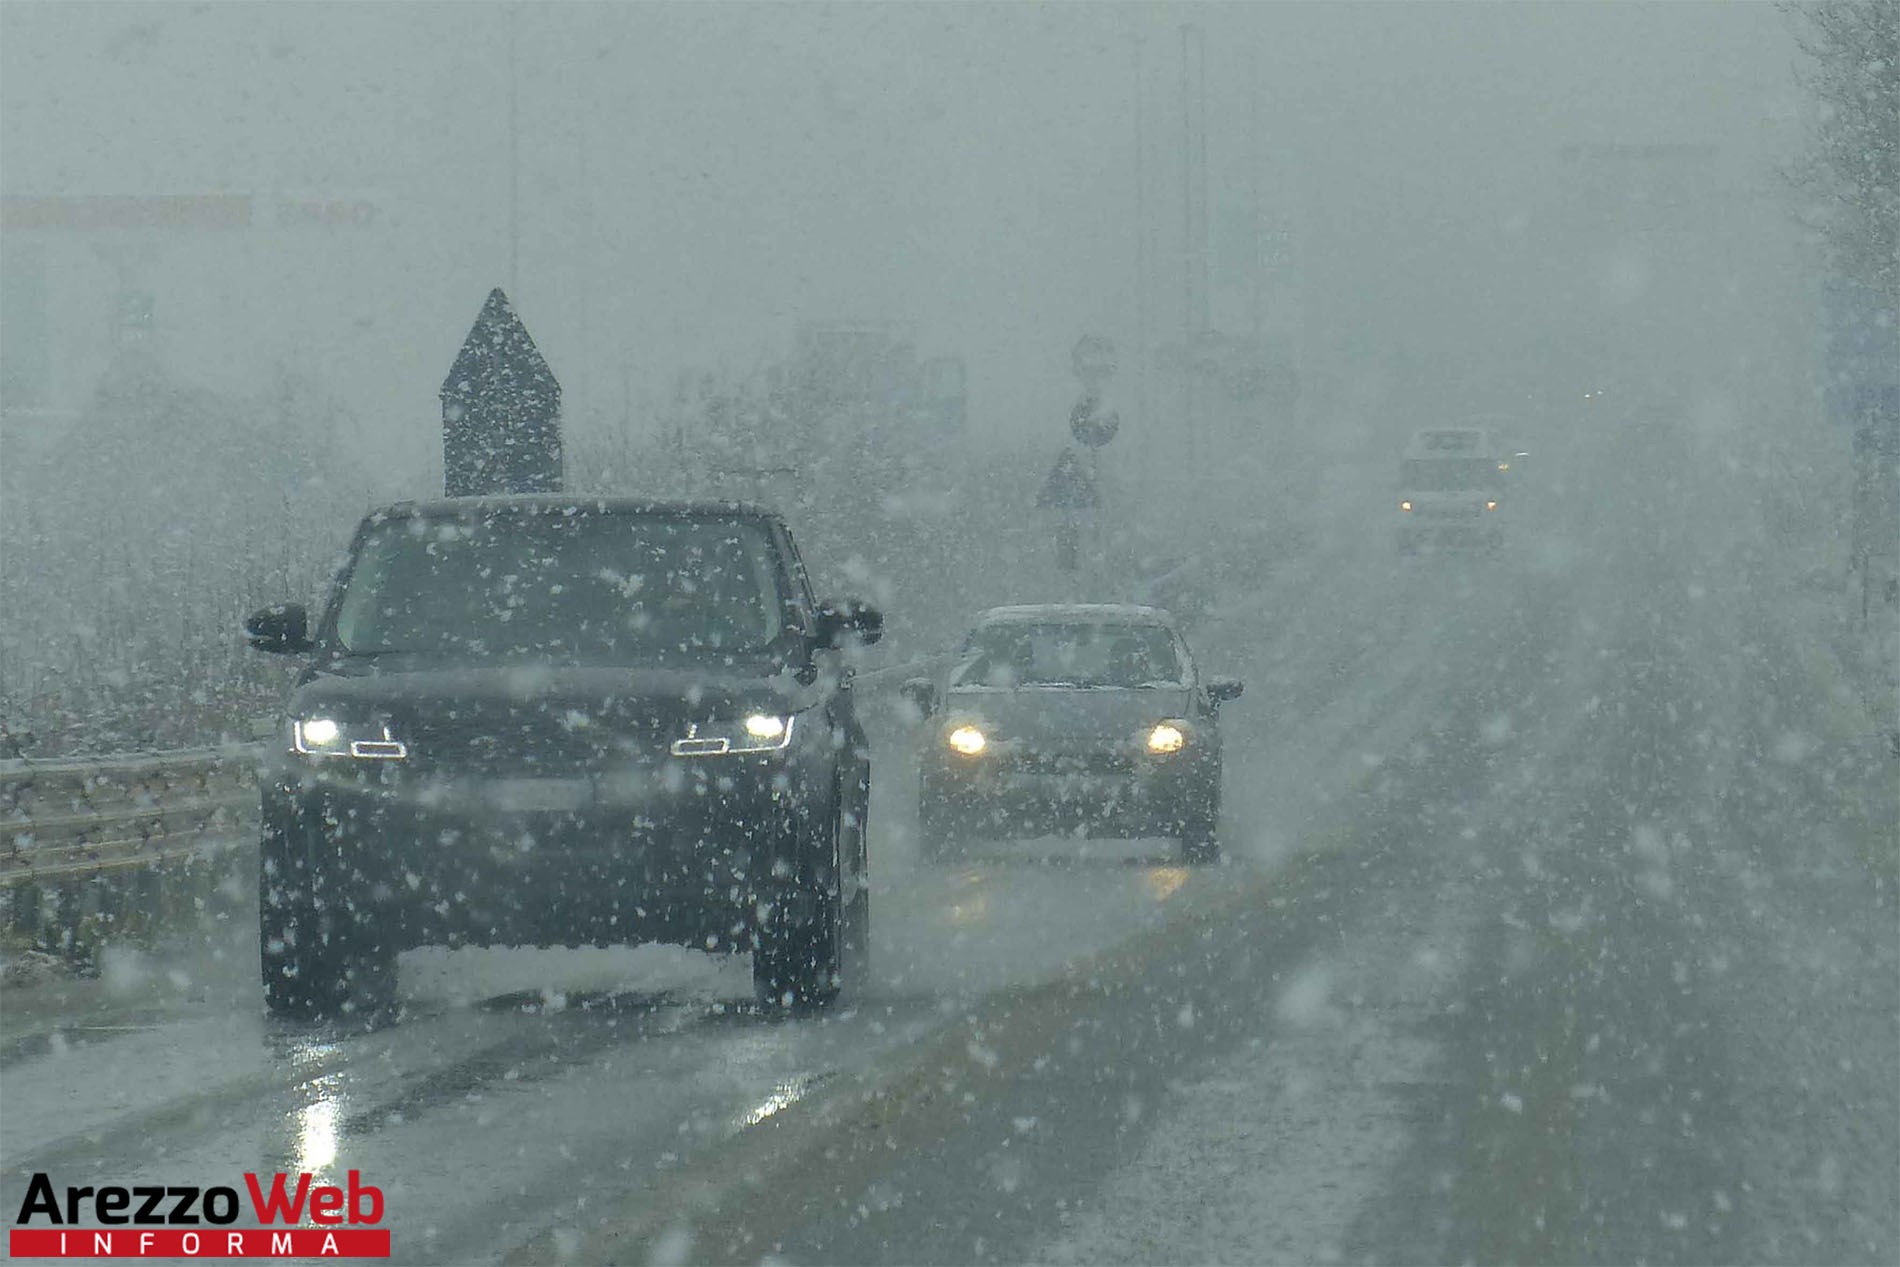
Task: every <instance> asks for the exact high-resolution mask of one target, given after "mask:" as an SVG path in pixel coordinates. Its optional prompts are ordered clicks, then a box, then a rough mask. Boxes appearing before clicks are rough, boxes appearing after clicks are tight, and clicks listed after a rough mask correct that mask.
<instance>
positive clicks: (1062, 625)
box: [950, 621, 1183, 690]
mask: <svg viewBox="0 0 1900 1267" xmlns="http://www.w3.org/2000/svg"><path fill="white" fill-rule="evenodd" d="M1182 678H1183V670H1182V663H1181V657H1180V655H1179V654H1178V653H1177V650H1176V646H1175V638H1174V635H1173V634H1172V633H1171V632H1169V630H1168V629H1167V628H1165V627H1164V626H1161V625H1126V624H1124V625H1116V624H1107V623H1101V622H1083V621H1076V622H1049V623H1035V622H1030V621H1004V622H999V623H997V624H993V625H984V626H982V627H981V628H979V629H977V630H976V631H975V632H974V633H972V634H971V635H970V638H969V640H968V641H967V642H966V643H965V644H964V647H963V651H962V653H961V654H960V655H959V656H958V659H957V664H956V667H955V668H954V669H953V670H951V674H950V684H951V685H952V686H959V687H986V688H992V689H997V690H1016V689H1020V688H1023V687H1062V686H1070V687H1165V686H1180V685H1182V684H1183V682H1182Z"/></svg>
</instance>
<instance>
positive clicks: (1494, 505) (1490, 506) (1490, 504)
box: [1484, 502, 1498, 510]
mask: <svg viewBox="0 0 1900 1267" xmlns="http://www.w3.org/2000/svg"><path fill="white" fill-rule="evenodd" d="M1484 508H1485V509H1486V510H1496V509H1497V508H1498V504H1497V503H1496V502H1486V503H1485V504H1484Z"/></svg>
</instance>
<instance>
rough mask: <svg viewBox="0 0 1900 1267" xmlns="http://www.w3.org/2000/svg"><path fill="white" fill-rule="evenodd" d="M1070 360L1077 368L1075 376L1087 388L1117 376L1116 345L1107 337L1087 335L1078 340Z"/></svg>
mask: <svg viewBox="0 0 1900 1267" xmlns="http://www.w3.org/2000/svg"><path fill="white" fill-rule="evenodd" d="M1069 360H1070V363H1071V364H1072V365H1074V366H1075V376H1076V377H1077V378H1079V379H1081V380H1082V382H1083V384H1084V385H1085V386H1091V387H1092V386H1093V385H1095V384H1096V383H1101V382H1106V381H1107V380H1108V379H1110V378H1113V377H1114V376H1115V365H1116V360H1115V345H1114V344H1113V343H1112V342H1110V341H1109V339H1108V338H1107V336H1105V335H1100V334H1085V335H1083V336H1082V337H1081V338H1080V339H1077V340H1076V343H1075V351H1074V352H1072V353H1070V355H1069Z"/></svg>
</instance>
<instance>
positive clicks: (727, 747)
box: [673, 713, 798, 757]
mask: <svg viewBox="0 0 1900 1267" xmlns="http://www.w3.org/2000/svg"><path fill="white" fill-rule="evenodd" d="M797 721H798V719H797V718H796V717H786V716H781V715H779V714H777V713H753V714H751V715H749V716H747V717H742V718H740V719H739V720H738V721H732V722H713V723H711V724H708V725H704V726H702V725H700V724H699V723H698V722H690V723H688V724H687V727H686V734H685V735H684V736H683V737H681V738H679V739H675V740H674V741H673V755H674V756H676V757H724V756H733V755H738V754H741V753H747V752H778V751H779V750H781V749H783V748H786V747H789V746H790V744H791V742H792V727H793V726H794V725H795V724H796V723H797Z"/></svg>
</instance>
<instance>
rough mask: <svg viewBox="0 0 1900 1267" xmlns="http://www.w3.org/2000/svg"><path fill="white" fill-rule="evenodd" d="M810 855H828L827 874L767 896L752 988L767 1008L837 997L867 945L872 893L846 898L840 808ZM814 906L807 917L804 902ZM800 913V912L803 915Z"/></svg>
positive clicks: (796, 1008) (793, 1008) (789, 1008)
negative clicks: (839, 863) (839, 859)
mask: <svg viewBox="0 0 1900 1267" xmlns="http://www.w3.org/2000/svg"><path fill="white" fill-rule="evenodd" d="M820 830H821V831H822V832H823V833H824V835H825V837H826V839H825V840H824V841H822V842H818V841H813V842H811V844H812V845H813V846H814V847H813V848H812V849H811V853H810V855H808V856H817V857H829V858H830V860H831V861H830V866H829V867H828V868H827V870H828V872H829V874H827V875H824V876H820V877H817V878H816V881H815V883H810V884H809V886H808V887H794V886H791V885H788V886H786V887H785V888H784V889H782V890H781V891H780V892H778V893H777V894H775V895H774V896H773V898H772V899H771V900H770V901H769V904H768V907H767V909H766V911H765V914H764V917H763V918H762V919H760V921H759V927H758V930H757V933H756V937H757V941H756V942H755V944H754V948H753V951H752V989H753V992H754V993H755V994H756V995H757V996H758V1001H759V1007H760V1009H761V1010H763V1011H765V1012H768V1013H781V1014H784V1013H792V1014H796V1013H802V1012H811V1011H817V1010H819V1009H822V1008H826V1007H829V1006H830V1005H831V1004H832V1003H834V1002H836V1001H837V999H838V995H839V994H840V992H841V991H842V990H843V988H844V986H845V985H846V984H847V983H848V982H849V981H850V980H851V969H852V968H853V967H855V966H857V965H856V964H854V963H853V962H852V961H853V960H855V959H861V958H862V956H863V953H864V952H866V951H868V949H869V946H868V940H869V936H870V922H871V894H870V891H869V890H868V889H865V888H862V887H861V888H860V889H859V890H858V892H857V893H856V894H855V895H854V897H853V898H852V900H851V901H850V902H846V901H845V899H844V893H843V890H842V888H841V884H842V876H841V875H840V873H839V870H838V866H837V856H838V855H837V851H838V844H839V831H838V821H837V818H836V811H835V810H834V811H833V817H832V818H830V819H829V820H828V821H827V822H826V824H825V826H824V827H822V828H821V829H820ZM808 905H809V906H813V907H815V910H812V911H811V912H810V914H809V916H808V917H805V916H806V913H805V912H804V911H801V910H800V909H798V908H800V907H805V906H808ZM801 917H802V918H801Z"/></svg>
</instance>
